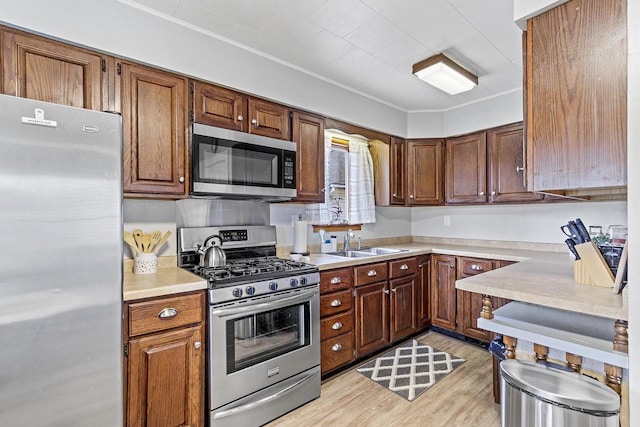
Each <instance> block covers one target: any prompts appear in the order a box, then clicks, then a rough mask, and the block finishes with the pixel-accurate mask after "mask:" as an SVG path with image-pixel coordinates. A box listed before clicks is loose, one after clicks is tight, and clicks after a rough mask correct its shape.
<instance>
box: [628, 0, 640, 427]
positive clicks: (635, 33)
mask: <svg viewBox="0 0 640 427" xmlns="http://www.w3.org/2000/svg"><path fill="white" fill-rule="evenodd" d="M627 32H628V46H629V57H628V61H629V63H628V67H629V68H628V73H627V85H628V86H627V105H628V108H627V141H628V142H627V149H628V152H627V155H628V157H627V170H628V178H627V179H628V183H629V184H628V187H627V189H628V194H629V195H628V200H629V239H630V240H629V241H630V244H629V272H628V278H629V307H631V310H629V331H630V336H629V364H630V368H629V387H630V393H629V397H630V400H629V407H630V408H631V413H630V423H629V425H632V426H638V425H640V410H638V409H636V408H637V406H635V405H638V404H640V338H639V336H638V334H639V332H638V331H640V311H639V310H637V307H639V306H640V289H638V283H640V273H639V272H638V270H636V267H635V266H636V265H638V264H636V263H637V262H639V261H640V168H639V167H638V161H640V145H638V143H637V142H638V141H640V2H638V1H633V0H628V1H627Z"/></svg>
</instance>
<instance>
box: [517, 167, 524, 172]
mask: <svg viewBox="0 0 640 427" xmlns="http://www.w3.org/2000/svg"><path fill="white" fill-rule="evenodd" d="M516 172H518V173H520V172H524V168H523V167H522V166H516Z"/></svg>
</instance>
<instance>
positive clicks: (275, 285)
mask: <svg viewBox="0 0 640 427" xmlns="http://www.w3.org/2000/svg"><path fill="white" fill-rule="evenodd" d="M269 289H271V290H272V291H277V290H278V282H271V283H269Z"/></svg>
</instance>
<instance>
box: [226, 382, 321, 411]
mask: <svg viewBox="0 0 640 427" xmlns="http://www.w3.org/2000/svg"><path fill="white" fill-rule="evenodd" d="M317 375H318V373H312V374H309V375H307V376H305V377H304V378H302V379H301V380H299V381H296V382H295V383H293V384H291V385H289V386H287V387H285V388H283V389H282V390H280V391H278V392H277V393H274V394H272V395H270V396H266V397H264V398H262V399H260V400H256V401H255V402H251V403H247V404H246V405H241V406H236V407H235V408H231V409H227V410H226V411H221V412H218V413H217V414H215V415H214V418H217V419H219V418H226V417H231V416H233V415H237V414H239V413H242V412H246V411H250V410H252V409H255V408H257V407H259V406H264V405H268V404H269V403H271V402H273V401H274V400H277V399H280V398H281V397H282V396H284V395H285V394H288V393H291V392H293V391H294V390H296V389H297V388H299V387H300V386H301V385H303V384H304V383H306V382H308V381H310V380H312V379H313V378H315V377H316V376H317Z"/></svg>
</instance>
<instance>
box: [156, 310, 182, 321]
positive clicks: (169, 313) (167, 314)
mask: <svg viewBox="0 0 640 427" xmlns="http://www.w3.org/2000/svg"><path fill="white" fill-rule="evenodd" d="M177 315H178V309H176V308H163V309H162V310H160V313H158V317H159V318H160V319H171V318H172V317H176V316H177Z"/></svg>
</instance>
